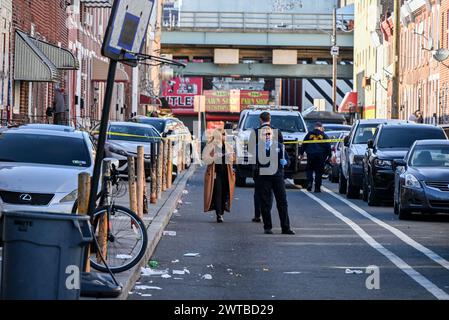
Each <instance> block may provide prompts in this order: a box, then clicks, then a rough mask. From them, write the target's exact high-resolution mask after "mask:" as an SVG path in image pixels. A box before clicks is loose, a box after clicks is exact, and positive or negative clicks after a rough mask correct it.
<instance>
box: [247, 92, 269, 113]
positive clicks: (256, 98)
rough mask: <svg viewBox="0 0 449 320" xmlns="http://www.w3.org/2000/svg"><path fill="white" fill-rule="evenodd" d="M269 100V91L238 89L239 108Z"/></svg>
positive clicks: (263, 103)
mask: <svg viewBox="0 0 449 320" xmlns="http://www.w3.org/2000/svg"><path fill="white" fill-rule="evenodd" d="M269 101H270V93H269V92H268V91H250V90H241V91H240V108H241V110H244V109H247V108H248V107H249V106H252V105H267V104H268V103H269Z"/></svg>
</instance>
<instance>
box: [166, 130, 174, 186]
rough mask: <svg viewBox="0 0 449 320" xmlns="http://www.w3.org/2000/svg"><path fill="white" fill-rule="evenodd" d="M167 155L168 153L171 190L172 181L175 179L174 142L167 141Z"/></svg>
mask: <svg viewBox="0 0 449 320" xmlns="http://www.w3.org/2000/svg"><path fill="white" fill-rule="evenodd" d="M167 142H168V143H167V144H168V147H167V150H168V151H167V153H168V159H167V160H168V161H167V188H168V189H170V188H171V186H172V179H173V177H172V176H173V161H172V160H173V159H172V158H173V145H172V144H173V142H172V140H170V139H169V140H167Z"/></svg>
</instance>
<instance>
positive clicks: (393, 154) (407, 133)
mask: <svg viewBox="0 0 449 320" xmlns="http://www.w3.org/2000/svg"><path fill="white" fill-rule="evenodd" d="M428 139H447V137H446V134H445V133H444V131H443V129H441V128H440V127H437V126H432V125H424V124H394V125H393V124H382V125H380V126H379V127H378V128H377V131H376V133H375V137H374V138H373V139H371V140H369V141H368V148H367V149H366V153H365V157H364V160H363V163H364V179H363V182H364V185H363V199H364V200H366V201H368V205H370V206H375V205H378V204H379V203H380V202H381V201H382V200H390V201H392V200H393V193H394V170H393V161H394V160H401V159H404V157H405V155H406V154H407V152H408V151H409V149H410V147H411V146H412V145H413V143H415V141H418V140H428Z"/></svg>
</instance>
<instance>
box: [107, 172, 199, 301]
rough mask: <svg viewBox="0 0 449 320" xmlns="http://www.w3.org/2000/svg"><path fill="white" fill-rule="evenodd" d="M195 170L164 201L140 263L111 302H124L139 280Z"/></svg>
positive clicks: (154, 221) (154, 220) (148, 231)
mask: <svg viewBox="0 0 449 320" xmlns="http://www.w3.org/2000/svg"><path fill="white" fill-rule="evenodd" d="M196 169H197V166H196V165H194V164H192V166H191V167H190V169H188V170H187V171H186V172H185V173H184V175H183V176H182V178H181V180H180V181H179V183H178V184H177V185H176V187H175V189H173V190H172V192H171V195H170V196H169V197H168V199H167V200H166V201H165V203H164V206H163V207H162V208H161V209H160V211H159V212H158V214H157V216H156V217H155V218H154V219H153V221H152V222H151V224H150V225H149V226H148V228H147V234H148V247H147V250H146V252H145V254H144V256H143V257H142V259H141V261H140V262H139V263H138V264H137V265H136V266H135V267H133V268H132V269H131V270H130V271H127V272H126V273H128V274H129V275H127V280H126V283H125V284H123V289H122V293H121V294H120V296H118V297H117V298H115V299H112V300H126V299H127V298H128V296H129V292H130V291H131V289H132V288H133V287H134V285H135V284H136V282H137V280H139V278H140V274H141V268H142V267H144V266H146V264H147V261H148V260H149V259H150V258H151V256H152V255H153V253H154V250H155V249H156V246H157V245H158V243H159V241H160V240H161V238H162V234H163V231H164V229H165V227H166V226H167V224H168V223H169V221H170V219H171V217H172V215H173V212H174V211H175V209H176V207H177V205H178V201H179V200H180V199H181V198H182V195H183V193H182V192H183V191H184V189H185V187H186V184H187V182H188V181H189V180H190V178H191V177H192V176H193V174H194V173H195V171H196ZM126 273H125V274H126Z"/></svg>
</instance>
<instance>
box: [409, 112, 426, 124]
mask: <svg viewBox="0 0 449 320" xmlns="http://www.w3.org/2000/svg"><path fill="white" fill-rule="evenodd" d="M408 120H409V121H413V122H416V123H424V118H423V116H422V113H421V111H419V110H416V111H415V112H414V113H413V114H411V115H410V117H409V118H408Z"/></svg>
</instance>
